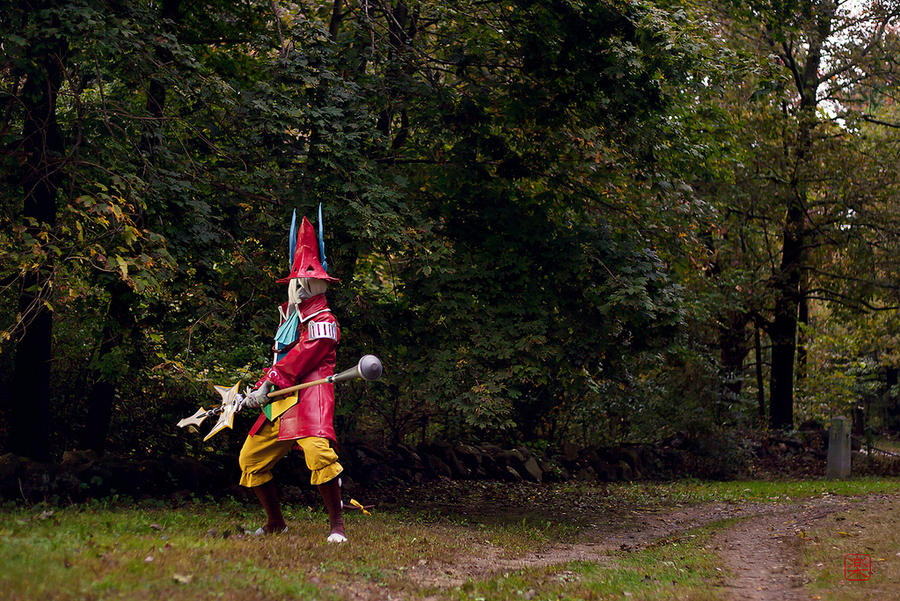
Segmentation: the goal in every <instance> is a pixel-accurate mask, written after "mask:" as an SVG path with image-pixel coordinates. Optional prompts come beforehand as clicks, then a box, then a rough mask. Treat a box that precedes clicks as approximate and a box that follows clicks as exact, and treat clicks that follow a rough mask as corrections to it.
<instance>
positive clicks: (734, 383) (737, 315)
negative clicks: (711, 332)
mask: <svg viewBox="0 0 900 601" xmlns="http://www.w3.org/2000/svg"><path fill="white" fill-rule="evenodd" d="M748 321H749V316H748V315H747V314H746V313H744V312H742V311H729V312H728V313H727V314H726V315H725V316H724V317H723V319H722V320H721V325H720V326H719V352H720V364H721V370H722V372H721V373H722V381H723V390H722V400H723V401H725V402H726V403H727V402H729V401H731V400H736V399H737V397H738V396H740V394H741V388H742V387H743V384H744V381H743V378H742V373H743V370H744V359H745V358H746V357H747V353H748V352H749V351H750V349H749V348H748V346H747V322H748Z"/></svg>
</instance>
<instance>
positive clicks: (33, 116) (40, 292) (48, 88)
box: [10, 23, 67, 459]
mask: <svg viewBox="0 0 900 601" xmlns="http://www.w3.org/2000/svg"><path fill="white" fill-rule="evenodd" d="M53 25H56V26H57V27H58V25H59V24H58V23H54V24H53ZM66 49H67V45H66V44H65V42H64V41H61V40H60V38H59V37H52V38H47V39H36V40H34V41H33V43H32V46H31V52H32V62H31V65H32V69H31V70H30V72H29V73H28V75H27V79H26V81H25V85H24V87H23V89H22V95H21V102H22V105H23V108H24V111H25V116H24V124H23V128H22V138H23V149H24V154H25V166H24V175H23V178H22V188H23V196H24V202H23V215H24V216H25V217H26V218H31V219H33V220H34V222H35V223H36V224H37V225H36V226H35V227H33V228H32V229H34V230H36V231H35V233H37V232H39V231H40V230H43V229H45V228H52V227H53V226H54V225H55V224H56V195H57V191H58V189H59V185H60V181H61V179H62V175H61V174H62V168H61V165H60V162H61V161H62V157H63V137H62V132H61V130H60V127H59V123H58V122H57V120H56V97H57V94H58V93H59V88H60V85H61V82H62V76H63V60H64V55H65V51H66ZM29 227H32V226H29ZM51 278H52V265H48V264H46V263H45V264H44V265H41V266H39V267H37V268H35V269H32V270H31V271H29V272H28V273H27V274H26V275H25V277H24V283H23V287H22V290H21V292H20V295H19V311H20V313H21V315H22V316H23V318H24V321H23V333H22V335H21V338H20V339H19V341H18V343H17V345H16V358H15V362H14V365H13V375H12V386H11V390H10V398H11V399H12V411H11V424H10V432H11V434H10V449H11V450H12V451H13V452H14V453H17V454H19V455H24V456H27V457H33V458H35V459H47V458H48V457H49V451H50V448H49V447H50V368H51V357H52V354H51V344H52V340H53V312H52V309H51V308H50V306H49V297H50V288H51ZM45 302H47V303H48V304H45Z"/></svg>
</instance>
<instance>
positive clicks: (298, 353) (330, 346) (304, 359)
mask: <svg viewBox="0 0 900 601" xmlns="http://www.w3.org/2000/svg"><path fill="white" fill-rule="evenodd" d="M315 321H319V322H322V321H328V322H336V321H337V320H335V319H334V317H333V316H332V315H330V314H328V315H323V316H322V319H316V320H315ZM337 342H338V341H337V340H334V339H331V338H318V339H316V340H309V337H308V335H307V332H304V333H303V334H302V335H301V337H300V340H299V341H298V342H297V344H295V345H294V347H293V348H292V349H291V350H290V351H288V354H287V355H285V356H284V357H283V358H282V359H281V361H279V362H278V363H276V364H275V365H273V366H272V367H271V368H269V370H268V373H267V374H266V377H267V378H268V379H269V380H270V381H271V382H273V383H274V384H275V385H276V386H278V387H279V388H287V387H288V386H293V385H294V384H299V383H300V382H301V381H302V380H303V378H304V377H305V376H306V375H307V374H308V373H309V372H311V371H313V370H314V369H315V368H317V367H318V366H319V364H320V363H322V360H323V359H325V357H326V356H328V353H329V352H331V351H333V350H334V347H335V346H336V345H337Z"/></svg>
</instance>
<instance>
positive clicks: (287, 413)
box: [239, 217, 347, 543]
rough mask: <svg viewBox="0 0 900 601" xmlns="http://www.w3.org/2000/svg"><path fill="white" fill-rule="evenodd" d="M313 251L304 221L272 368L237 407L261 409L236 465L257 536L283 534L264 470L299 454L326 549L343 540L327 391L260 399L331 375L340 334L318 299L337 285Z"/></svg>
mask: <svg viewBox="0 0 900 601" xmlns="http://www.w3.org/2000/svg"><path fill="white" fill-rule="evenodd" d="M292 231H293V228H292ZM318 248H319V246H318V244H317V241H316V234H315V230H314V229H313V226H312V224H311V223H310V222H309V221H308V220H307V219H306V218H305V217H304V218H303V222H302V223H301V225H300V231H299V236H298V240H297V244H296V250H295V251H294V255H293V259H292V262H291V272H290V275H288V276H287V277H286V278H282V279H280V280H278V282H279V283H287V284H288V302H287V303H285V304H283V305H281V307H279V313H280V314H281V326H280V327H279V330H278V333H277V334H276V337H275V348H274V349H273V350H274V351H275V361H274V364H273V365H272V367H270V368H269V369H267V370H266V372H265V374H264V375H263V377H262V378H261V379H260V381H259V382H257V383H256V385H255V386H254V387H253V390H252V391H249V390H248V394H247V397H246V400H245V401H244V407H249V408H253V407H261V408H263V413H262V414H260V416H259V418H258V419H257V420H256V423H255V424H254V425H253V427H252V428H251V430H250V433H249V435H248V436H247V439H246V441H245V442H244V446H243V448H242V449H241V455H240V459H239V462H240V467H241V485H242V486H248V487H250V488H252V489H253V491H254V492H255V493H256V496H257V497H258V498H259V501H260V503H261V504H262V506H263V508H264V509H265V511H266V517H267V518H268V519H267V522H266V524H265V525H264V526H263V527H262V528H260V529H259V530H257V534H268V533H276V532H283V531H284V530H286V529H287V526H286V524H285V522H284V517H283V516H282V514H281V505H280V503H279V500H278V491H277V489H276V487H275V484H274V482H273V481H272V468H273V467H274V466H275V464H276V463H277V462H278V461H279V460H280V459H281V458H282V457H284V456H285V455H286V454H287V453H288V452H289V451H290V450H291V449H296V448H298V447H299V448H300V449H301V450H302V451H303V454H304V458H305V460H306V465H307V467H309V469H310V471H311V472H312V476H311V483H312V484H313V485H316V486H318V488H319V492H320V493H321V494H322V499H323V500H324V502H325V507H326V508H327V509H328V516H329V519H330V522H331V532H330V534H329V536H328V541H329V542H338V543H340V542H344V541H346V540H347V537H346V535H345V533H344V523H343V519H342V516H341V508H342V502H341V489H340V479H339V478H338V475H339V474H340V473H341V472H342V471H343V468H342V467H341V464H340V463H338V457H337V454H336V453H335V451H334V449H333V448H332V447H331V443H332V442H334V441H335V435H334V426H333V425H332V418H333V416H334V384H321V385H318V386H312V387H310V388H306V389H303V390H301V391H300V392H299V393H295V394H293V395H291V396H286V397H281V398H277V399H275V400H274V401H273V402H272V403H269V400H270V399H268V398H267V397H266V395H267V394H268V393H269V392H270V391H271V390H273V389H275V388H287V387H289V386H293V385H295V384H301V383H304V382H309V381H312V380H318V379H321V378H325V377H327V376H330V375H332V374H333V373H334V367H335V350H336V348H337V345H338V342H339V340H340V327H339V326H338V322H337V320H336V319H335V317H334V315H332V313H331V310H330V309H329V308H328V302H327V300H326V299H325V291H326V290H327V288H328V282H336V281H338V280H337V279H336V278H333V277H331V276H330V275H328V273H327V272H326V271H325V268H324V267H323V265H322V263H321V262H320V260H319V253H318Z"/></svg>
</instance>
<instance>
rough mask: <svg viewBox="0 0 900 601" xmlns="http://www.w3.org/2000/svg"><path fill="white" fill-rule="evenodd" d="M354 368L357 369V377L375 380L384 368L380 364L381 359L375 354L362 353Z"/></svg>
mask: <svg viewBox="0 0 900 601" xmlns="http://www.w3.org/2000/svg"><path fill="white" fill-rule="evenodd" d="M356 369H357V370H359V377H360V378H362V379H363V380H368V381H370V382H371V381H372V380H377V379H378V378H380V377H381V373H382V371H383V370H384V368H383V367H382V366H381V359H379V358H378V357H376V356H375V355H363V356H362V357H361V358H360V360H359V363H357V364H356Z"/></svg>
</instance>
